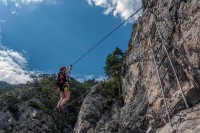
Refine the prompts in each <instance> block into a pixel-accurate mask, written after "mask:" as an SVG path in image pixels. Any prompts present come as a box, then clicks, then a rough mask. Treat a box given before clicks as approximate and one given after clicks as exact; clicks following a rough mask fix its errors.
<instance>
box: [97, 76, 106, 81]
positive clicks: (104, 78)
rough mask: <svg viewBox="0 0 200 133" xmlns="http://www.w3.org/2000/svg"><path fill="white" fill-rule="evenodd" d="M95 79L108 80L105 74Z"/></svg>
mask: <svg viewBox="0 0 200 133" xmlns="http://www.w3.org/2000/svg"><path fill="white" fill-rule="evenodd" d="M95 80H96V81H98V82H100V81H105V80H107V77H105V76H99V77H97V78H96V79H95Z"/></svg>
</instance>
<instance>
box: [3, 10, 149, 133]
mask: <svg viewBox="0 0 200 133" xmlns="http://www.w3.org/2000/svg"><path fill="white" fill-rule="evenodd" d="M142 9H143V8H142V7H141V8H139V9H138V10H137V11H136V12H135V13H133V14H132V15H131V16H130V17H128V18H127V19H126V20H125V21H123V22H122V23H121V24H119V25H118V26H117V27H116V28H114V29H113V30H112V31H111V32H109V33H108V34H107V35H106V36H105V37H103V38H102V39H101V40H100V41H99V42H98V43H96V44H95V45H93V47H91V48H90V49H89V50H88V51H86V52H85V53H84V54H83V55H82V56H80V57H79V58H78V59H77V60H75V61H74V63H72V65H73V66H74V65H76V64H77V63H78V62H79V61H81V60H82V59H83V58H84V57H85V56H86V55H88V54H89V53H90V52H91V51H92V50H94V49H95V48H96V47H97V46H99V45H100V44H101V43H102V42H103V41H104V40H105V39H107V38H108V37H109V36H110V35H112V34H113V33H114V32H115V31H116V30H118V29H119V28H120V27H121V26H122V25H124V24H125V23H126V22H128V21H129V20H130V19H131V18H132V17H133V16H135V15H136V14H137V13H138V12H139V11H140V10H142ZM145 54H147V53H145ZM142 57H143V56H141V58H142ZM138 59H140V58H137V59H136V60H134V61H133V62H132V63H135V62H137V60H138ZM132 63H131V64H132ZM131 64H129V65H131ZM129 65H126V66H125V67H123V68H122V69H121V70H119V71H118V72H116V73H115V74H113V75H112V76H110V77H109V78H107V80H106V81H108V80H109V79H111V78H112V77H114V76H116V74H118V73H119V72H121V71H123V70H125V69H126V68H127V67H128V66H129ZM54 82H55V80H53V81H52V82H50V83H49V84H48V85H47V86H45V87H44V89H46V88H48V87H49V86H50V85H51V84H53V83H54ZM99 84H100V83H97V84H96V85H94V86H93V87H92V88H94V87H97V86H98V85H99ZM89 92H90V90H88V91H87V92H85V93H84V94H82V95H81V96H80V97H78V98H77V99H75V100H73V101H71V102H70V103H68V104H67V105H66V106H65V107H64V109H65V108H67V107H68V106H69V105H71V104H73V103H74V102H76V101H78V100H79V99H81V98H82V97H83V96H85V95H87V94H88V93H89ZM54 115H56V112H53V113H52V114H49V115H48V116H47V117H45V118H43V119H41V120H40V122H41V121H44V120H45V119H47V118H49V117H50V116H54ZM26 123H28V124H27V126H25V127H24V128H23V130H22V132H23V131H24V129H26V128H27V127H28V126H29V124H31V126H34V125H36V124H37V123H38V122H35V123H33V122H31V123H30V121H26ZM0 124H1V123H0ZM15 131H16V128H14V132H15Z"/></svg>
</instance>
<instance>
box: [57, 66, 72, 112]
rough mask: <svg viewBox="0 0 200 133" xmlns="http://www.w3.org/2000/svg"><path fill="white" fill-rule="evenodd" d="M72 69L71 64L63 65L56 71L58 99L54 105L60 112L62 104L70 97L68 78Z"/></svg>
mask: <svg viewBox="0 0 200 133" xmlns="http://www.w3.org/2000/svg"><path fill="white" fill-rule="evenodd" d="M71 70H72V65H70V66H69V67H68V68H67V67H65V66H63V67H61V68H60V72H59V73H58V79H57V83H56V85H57V90H58V92H60V100H59V101H58V104H57V106H56V111H57V112H61V111H63V108H64V107H63V106H64V105H65V103H67V101H68V100H69V98H70V91H69V80H70V72H71Z"/></svg>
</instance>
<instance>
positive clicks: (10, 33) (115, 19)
mask: <svg viewBox="0 0 200 133" xmlns="http://www.w3.org/2000/svg"><path fill="white" fill-rule="evenodd" d="M121 1H122V0H119V3H115V4H116V6H112V7H111V5H112V4H113V3H112V4H111V5H109V4H110V3H109V2H108V1H106V0H94V1H93V0H55V1H54V0H46V1H45V0H32V2H31V0H27V1H26V0H23V2H20V1H19V2H18V0H16V1H14V2H13V0H10V1H9V0H1V2H0V20H1V46H2V48H1V49H0V57H1V56H2V57H3V58H4V60H3V58H2V60H3V61H4V62H3V63H4V64H9V63H10V62H9V63H8V62H5V58H7V59H8V60H9V61H10V60H12V61H13V62H11V63H10V64H13V63H16V65H17V66H18V67H20V68H21V69H22V70H20V72H19V73H17V74H16V77H15V80H14V81H15V83H20V81H17V80H19V79H20V78H19V77H17V76H21V74H24V75H28V74H30V73H31V74H34V73H38V71H40V72H44V73H56V72H58V69H59V67H60V66H63V65H66V66H68V65H70V64H72V63H73V62H74V61H75V60H77V59H78V58H79V57H80V56H81V55H82V54H84V53H85V52H86V51H87V50H88V49H89V48H91V47H92V46H93V45H94V44H96V43H97V42H98V41H99V40H101V39H102V38H103V37H104V36H105V35H106V34H107V33H109V32H110V31H111V30H112V29H113V28H115V27H116V26H117V25H119V24H120V23H121V22H122V20H123V19H125V18H127V17H128V15H130V13H131V9H132V7H129V6H127V5H128V4H129V3H130V1H131V0H130V1H129V0H128V1H129V3H128V4H127V3H123V2H122V3H120V2H121ZM135 1H137V0H135ZM136 3H137V2H136ZM118 4H121V5H124V7H122V8H119V7H118ZM113 5H114V4H113ZM129 5H130V4H129ZM120 7H121V6H120ZM133 7H134V8H133V9H132V10H133V11H135V10H137V9H138V8H140V4H135V5H134V6H133ZM126 8H130V9H129V10H128V11H129V12H130V13H127V11H126ZM133 11H132V12H133ZM131 27H132V23H128V24H126V25H124V26H122V27H121V28H120V29H119V30H117V31H116V32H115V33H114V34H113V35H111V36H110V37H109V38H108V39H106V40H105V41H104V42H103V43H102V44H101V45H100V46H98V47H97V48H96V49H95V50H93V51H92V52H91V53H89V54H88V55H87V56H86V57H85V58H83V59H82V60H81V61H80V62H78V63H77V64H76V65H75V66H74V68H73V72H72V75H74V76H76V78H77V79H79V80H80V81H81V80H82V79H83V78H86V79H87V78H92V77H93V78H100V77H102V76H104V75H105V74H104V71H103V67H104V64H105V60H106V57H107V55H108V54H109V53H111V52H112V51H113V50H114V48H115V47H116V46H118V47H119V48H121V49H122V50H124V51H125V50H126V49H127V45H128V42H129V39H130V36H131V31H132V28H131ZM6 51H7V52H6ZM1 52H2V54H1ZM11 52H14V53H17V54H19V55H18V56H17V57H19V56H21V58H24V60H25V62H21V61H20V59H19V58H17V59H18V60H16V57H14V56H13V57H11V58H10V57H8V56H9V55H10V53H11ZM5 53H7V54H6V55H5ZM8 53H9V54H8ZM3 63H1V64H0V68H1V69H2V67H3V69H5V68H4V65H3ZM11 70H13V69H11ZM23 70H24V71H23ZM7 71H8V70H7V69H5V70H4V71H0V77H1V78H0V80H2V81H8V80H11V79H10V78H9V77H10V76H9V74H10V73H8V72H7ZM9 71H10V70H9ZM15 71H16V70H15ZM21 71H23V72H21ZM4 77H8V78H4ZM12 80H13V79H12ZM8 82H9V81H8ZM13 84H14V83H13Z"/></svg>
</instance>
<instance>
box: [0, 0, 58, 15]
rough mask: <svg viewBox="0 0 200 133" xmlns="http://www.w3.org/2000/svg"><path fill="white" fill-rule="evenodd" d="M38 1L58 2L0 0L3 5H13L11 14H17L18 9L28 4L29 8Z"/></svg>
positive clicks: (39, 0)
mask: <svg viewBox="0 0 200 133" xmlns="http://www.w3.org/2000/svg"><path fill="white" fill-rule="evenodd" d="M40 3H45V4H57V3H59V2H58V1H56V0H0V4H2V5H4V6H8V5H13V6H12V7H11V9H10V12H11V14H13V15H18V9H20V8H22V7H23V6H26V5H28V6H30V8H31V9H33V8H34V6H35V5H37V4H40ZM32 5H33V6H32Z"/></svg>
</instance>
